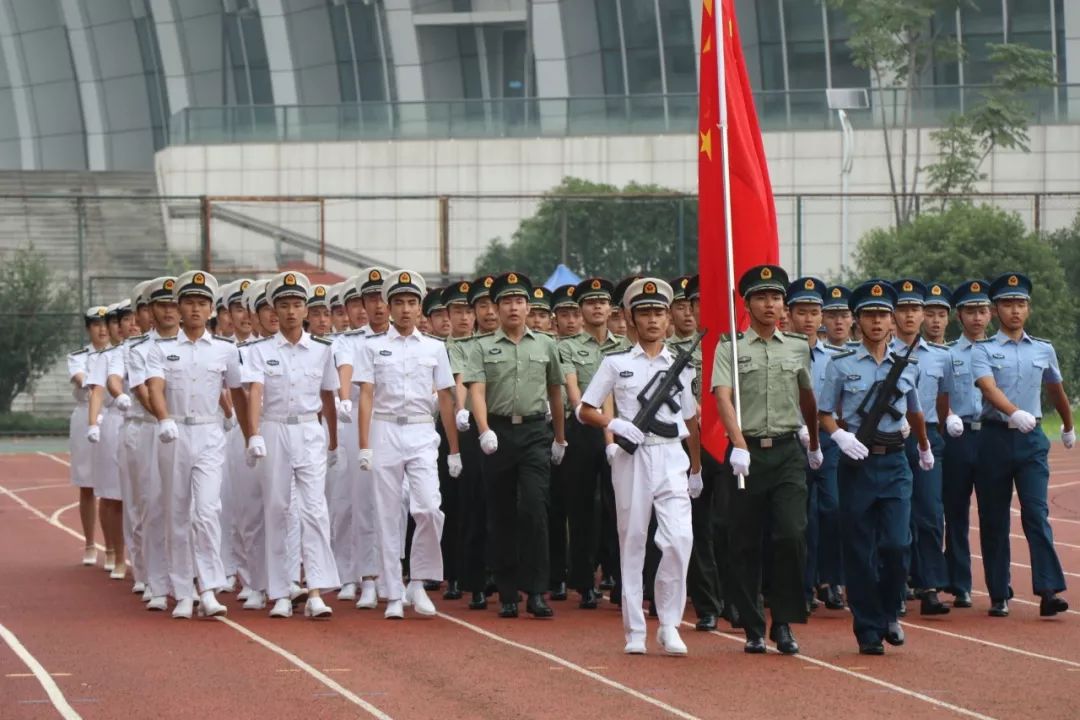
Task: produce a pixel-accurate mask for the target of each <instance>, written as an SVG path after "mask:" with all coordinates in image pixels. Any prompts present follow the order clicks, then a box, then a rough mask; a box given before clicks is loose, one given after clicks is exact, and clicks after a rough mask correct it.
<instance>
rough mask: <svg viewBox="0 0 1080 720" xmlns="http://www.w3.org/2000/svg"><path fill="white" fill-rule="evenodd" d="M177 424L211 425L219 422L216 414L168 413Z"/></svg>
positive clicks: (219, 419)
mask: <svg viewBox="0 0 1080 720" xmlns="http://www.w3.org/2000/svg"><path fill="white" fill-rule="evenodd" d="M169 417H170V418H172V419H173V420H175V421H176V424H177V425H213V424H214V423H219V422H221V418H220V417H218V416H217V415H170V416H169Z"/></svg>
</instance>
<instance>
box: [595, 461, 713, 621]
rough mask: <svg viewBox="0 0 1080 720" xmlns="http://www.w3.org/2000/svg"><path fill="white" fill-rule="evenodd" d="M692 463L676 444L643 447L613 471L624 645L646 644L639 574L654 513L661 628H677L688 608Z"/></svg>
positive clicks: (656, 592)
mask: <svg viewBox="0 0 1080 720" xmlns="http://www.w3.org/2000/svg"><path fill="white" fill-rule="evenodd" d="M689 469H690V461H689V459H688V458H687V457H686V452H685V451H683V449H682V445H681V444H679V443H678V442H673V443H665V444H662V445H643V446H641V447H639V448H638V450H637V452H636V453H634V454H633V455H628V454H627V453H625V452H623V451H622V450H620V451H619V452H618V453H616V455H615V460H614V462H613V463H612V466H611V482H612V485H613V487H614V490H615V515H616V519H617V522H618V530H619V553H620V558H621V563H620V565H621V567H622V616H623V630H624V632H625V633H626V639H627V641H630V640H643V639H644V638H645V612H644V610H643V609H642V607H641V605H642V602H643V595H644V592H643V588H642V571H643V569H644V566H645V543H646V542H647V541H648V537H649V518H650V517H651V515H652V513H653V511H655V512H656V538H655V541H656V546H657V547H658V548H659V549H660V552H661V553H663V555H662V557H661V558H660V565H659V567H658V568H657V570H656V582H655V585H654V588H653V602H654V603H655V605H656V612H657V615H659V618H660V624H661V625H671V626H676V627H677V626H678V625H679V623H680V622H682V617H683V610H684V609H685V607H686V571H687V568H688V566H689V564H690V550H691V549H692V547H693V544H694V532H693V529H692V527H691V523H690V495H689V494H688V492H687V472H688V471H689Z"/></svg>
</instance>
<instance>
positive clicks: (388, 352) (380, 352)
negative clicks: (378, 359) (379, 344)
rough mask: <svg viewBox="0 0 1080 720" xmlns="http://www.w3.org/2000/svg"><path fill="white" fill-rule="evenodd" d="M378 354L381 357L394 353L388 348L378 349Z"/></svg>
mask: <svg viewBox="0 0 1080 720" xmlns="http://www.w3.org/2000/svg"><path fill="white" fill-rule="evenodd" d="M379 354H380V355H382V356H383V357H390V356H391V355H393V354H394V353H393V352H392V351H390V350H380V351H379Z"/></svg>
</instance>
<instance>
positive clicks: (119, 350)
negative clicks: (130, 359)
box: [83, 345, 124, 407]
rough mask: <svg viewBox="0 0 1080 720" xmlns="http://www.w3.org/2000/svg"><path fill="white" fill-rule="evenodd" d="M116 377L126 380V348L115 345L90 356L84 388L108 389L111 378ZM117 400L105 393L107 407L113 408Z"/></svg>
mask: <svg viewBox="0 0 1080 720" xmlns="http://www.w3.org/2000/svg"><path fill="white" fill-rule="evenodd" d="M112 375H116V376H117V377H119V378H120V379H121V380H123V378H124V346H123V345H113V346H112V347H108V348H105V349H104V350H102V351H101V352H95V353H91V354H90V358H89V359H88V360H87V361H86V379H85V380H84V381H83V386H84V387H88V388H89V387H95V386H98V387H103V388H104V387H108V385H107V383H108V381H109V377H110V376H112ZM114 400H115V398H114V397H113V396H112V395H110V394H109V393H108V392H106V393H105V407H112V404H113V401H114Z"/></svg>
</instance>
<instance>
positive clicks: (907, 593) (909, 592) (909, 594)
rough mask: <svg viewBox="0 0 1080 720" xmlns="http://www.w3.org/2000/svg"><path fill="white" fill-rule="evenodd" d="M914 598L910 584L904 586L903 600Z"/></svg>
mask: <svg viewBox="0 0 1080 720" xmlns="http://www.w3.org/2000/svg"><path fill="white" fill-rule="evenodd" d="M914 599H915V591H914V590H913V589H912V588H911V586H910V585H908V586H907V587H906V588H904V600H905V601H907V600H914Z"/></svg>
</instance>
